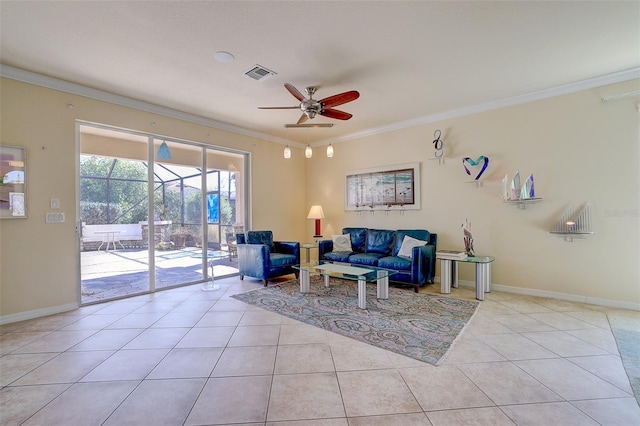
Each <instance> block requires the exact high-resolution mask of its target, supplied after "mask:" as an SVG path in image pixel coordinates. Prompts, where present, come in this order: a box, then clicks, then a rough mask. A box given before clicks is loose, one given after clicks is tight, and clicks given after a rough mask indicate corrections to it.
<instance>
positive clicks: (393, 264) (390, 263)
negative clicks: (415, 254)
mask: <svg viewBox="0 0 640 426" xmlns="http://www.w3.org/2000/svg"><path fill="white" fill-rule="evenodd" d="M378 266H379V267H380V268H386V269H393V270H396V271H410V270H411V260H410V259H407V258H404V257H398V256H387V257H383V258H382V259H380V260H378ZM391 278H393V277H391Z"/></svg>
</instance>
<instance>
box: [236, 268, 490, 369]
mask: <svg viewBox="0 0 640 426" xmlns="http://www.w3.org/2000/svg"><path fill="white" fill-rule="evenodd" d="M357 287H358V284H357V282H355V281H342V280H339V279H334V278H331V281H330V285H329V288H325V287H324V283H323V281H322V278H321V277H317V276H316V277H312V278H311V291H310V292H309V293H306V294H302V293H300V284H299V281H298V280H291V281H287V282H284V283H280V284H277V285H270V286H269V287H264V288H261V289H258V290H253V291H249V292H247V293H242V294H236V295H234V296H232V297H234V298H235V299H238V300H240V301H243V302H245V303H248V304H251V305H256V306H259V307H261V308H264V309H266V310H268V311H272V312H276V313H278V314H281V315H284V316H286V317H289V318H293V319H296V320H298V321H302V322H304V323H307V324H310V325H313V326H316V327H319V328H324V329H326V330H329V331H332V332H334V333H338V334H341V335H343V336H347V337H350V338H352V339H356V340H359V341H361V342H365V343H369V344H371V345H374V346H378V347H380V348H383V349H387V350H390V351H393V352H397V353H399V354H402V355H405V356H408V357H411V358H415V359H417V360H420V361H424V362H428V363H429V364H433V365H437V364H438V362H439V361H440V360H442V359H443V357H444V356H445V355H446V353H447V351H448V350H449V349H450V348H451V346H452V345H453V343H454V342H455V340H456V339H457V338H458V336H459V335H460V333H461V332H462V329H463V328H464V327H465V325H466V324H467V323H468V322H469V320H470V319H471V317H472V316H473V315H474V313H475V312H476V309H477V307H478V302H477V301H474V300H460V299H453V298H449V297H439V296H433V295H427V294H424V293H415V292H413V291H412V290H407V289H400V288H394V287H390V288H389V299H387V300H378V299H377V298H376V286H375V284H368V285H367V309H360V308H358V289H357Z"/></svg>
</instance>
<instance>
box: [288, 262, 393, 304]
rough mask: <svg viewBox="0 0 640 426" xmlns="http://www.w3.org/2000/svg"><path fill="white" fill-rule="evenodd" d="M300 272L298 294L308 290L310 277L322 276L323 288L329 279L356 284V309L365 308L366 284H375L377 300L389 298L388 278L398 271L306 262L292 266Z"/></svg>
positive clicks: (327, 284)
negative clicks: (354, 282) (355, 282)
mask: <svg viewBox="0 0 640 426" xmlns="http://www.w3.org/2000/svg"><path fill="white" fill-rule="evenodd" d="M294 268H295V269H298V270H299V271H300V293H308V292H309V290H310V278H311V275H322V276H324V286H325V287H329V278H330V277H334V278H339V279H341V280H347V281H357V282H358V307H359V308H360V309H366V308H367V283H373V282H375V283H376V285H377V293H376V295H377V297H378V299H388V298H389V277H390V276H391V275H393V274H396V273H397V272H398V271H394V270H392V269H385V268H378V267H375V266H364V265H353V264H350V263H327V262H307V263H302V264H300V265H296V266H294Z"/></svg>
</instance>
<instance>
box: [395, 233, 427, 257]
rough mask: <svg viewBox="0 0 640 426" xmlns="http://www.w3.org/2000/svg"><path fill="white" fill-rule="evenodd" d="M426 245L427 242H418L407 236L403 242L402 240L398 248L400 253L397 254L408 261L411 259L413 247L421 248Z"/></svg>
mask: <svg viewBox="0 0 640 426" xmlns="http://www.w3.org/2000/svg"><path fill="white" fill-rule="evenodd" d="M426 245H427V241H422V240H418V239H415V238H413V237H410V236H408V235H405V236H404V240H402V245H401V246H400V251H399V252H398V256H400V257H408V258H409V259H411V257H412V254H413V248H414V247H422V246H426Z"/></svg>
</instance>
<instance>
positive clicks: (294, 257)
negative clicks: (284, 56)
mask: <svg viewBox="0 0 640 426" xmlns="http://www.w3.org/2000/svg"><path fill="white" fill-rule="evenodd" d="M236 242H237V245H238V270H239V272H240V279H241V280H242V279H244V276H245V275H247V276H249V277H254V278H258V279H260V280H262V282H263V283H264V286H265V287H266V286H267V281H268V280H269V279H270V278H274V277H279V276H282V275H288V274H295V276H296V278H298V270H297V269H294V268H293V266H294V265H299V264H300V243H299V242H293V241H273V233H272V232H271V231H247V232H246V233H244V234H237V235H236Z"/></svg>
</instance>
